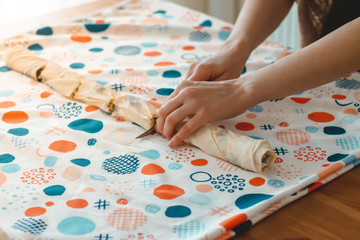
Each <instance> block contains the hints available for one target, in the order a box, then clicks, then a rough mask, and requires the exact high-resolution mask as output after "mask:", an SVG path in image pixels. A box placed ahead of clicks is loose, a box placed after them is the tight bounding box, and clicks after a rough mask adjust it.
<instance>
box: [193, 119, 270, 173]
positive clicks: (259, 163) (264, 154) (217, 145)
mask: <svg viewBox="0 0 360 240" xmlns="http://www.w3.org/2000/svg"><path fill="white" fill-rule="evenodd" d="M187 141H188V142H189V143H191V144H192V145H194V146H196V147H198V148H200V149H202V150H203V151H204V152H206V153H208V154H209V155H212V156H214V157H217V158H220V159H223V160H226V161H228V162H231V163H233V164H235V165H237V166H240V167H242V168H243V169H246V170H250V171H253V172H258V173H263V172H266V171H267V170H268V169H269V167H270V165H271V164H272V163H273V161H274V160H275V158H276V155H275V153H274V152H273V151H272V149H271V147H270V146H269V144H268V142H267V141H266V140H257V139H253V138H250V137H248V136H245V135H241V134H237V133H234V132H232V131H229V130H226V129H222V128H219V127H216V126H212V125H205V126H202V127H200V128H199V129H198V130H197V131H196V132H194V133H193V134H191V135H190V137H189V138H188V139H187Z"/></svg>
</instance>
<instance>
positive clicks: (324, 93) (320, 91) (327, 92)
mask: <svg viewBox="0 0 360 240" xmlns="http://www.w3.org/2000/svg"><path fill="white" fill-rule="evenodd" d="M308 93H309V94H311V95H313V96H314V97H315V98H321V97H329V96H331V95H332V94H334V93H335V92H334V90H333V88H332V87H329V86H320V87H317V88H314V89H311V90H309V92H308Z"/></svg>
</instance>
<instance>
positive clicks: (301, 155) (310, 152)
mask: <svg viewBox="0 0 360 240" xmlns="http://www.w3.org/2000/svg"><path fill="white" fill-rule="evenodd" d="M294 157H296V158H297V159H298V160H302V161H304V162H312V161H315V162H317V161H321V160H324V159H325V157H326V151H325V150H322V149H321V147H315V148H312V147H311V146H306V147H301V148H299V149H298V150H294Z"/></svg>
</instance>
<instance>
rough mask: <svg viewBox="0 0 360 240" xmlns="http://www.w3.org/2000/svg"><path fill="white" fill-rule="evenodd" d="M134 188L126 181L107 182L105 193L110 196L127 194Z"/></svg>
mask: <svg viewBox="0 0 360 240" xmlns="http://www.w3.org/2000/svg"><path fill="white" fill-rule="evenodd" d="M134 188H135V185H133V184H131V183H130V182H128V181H119V182H109V183H108V184H107V185H106V191H107V192H109V193H110V194H115V195H119V194H127V193H129V192H131V191H132V190H133V189H134Z"/></svg>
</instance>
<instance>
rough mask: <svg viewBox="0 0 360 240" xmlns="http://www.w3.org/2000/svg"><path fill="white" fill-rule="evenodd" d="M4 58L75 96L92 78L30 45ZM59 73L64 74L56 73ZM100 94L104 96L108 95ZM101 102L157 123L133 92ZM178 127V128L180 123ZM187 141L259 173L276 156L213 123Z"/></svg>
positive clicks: (115, 113) (145, 123)
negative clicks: (29, 47)
mask: <svg viewBox="0 0 360 240" xmlns="http://www.w3.org/2000/svg"><path fill="white" fill-rule="evenodd" d="M17 54H19V56H17ZM4 59H5V64H6V65H7V66H8V67H9V68H11V69H13V70H16V71H18V72H20V73H23V74H26V75H27V76H29V77H31V78H33V79H36V80H38V81H41V82H43V83H44V84H46V85H48V86H50V87H52V88H53V89H54V90H56V91H57V92H59V93H60V94H62V95H64V96H66V97H68V98H71V99H74V97H75V96H76V92H77V91H78V90H79V87H80V86H81V81H83V83H85V82H88V81H91V80H88V79H87V78H86V77H85V76H82V75H78V74H77V73H74V72H71V71H69V70H67V69H65V68H63V67H61V66H59V65H57V64H55V63H52V62H50V61H49V60H46V59H43V58H40V57H38V56H37V55H35V54H33V53H32V52H31V51H29V50H27V49H23V48H13V49H9V50H7V52H6V53H5V57H4ZM14 63H15V64H14ZM57 74H60V75H61V76H56V75H57ZM42 77H43V79H42ZM64 81H65V82H68V84H67V85H68V86H67V87H66V88H65V87H64V86H62V85H63V84H62V83H64ZM84 85H85V84H84ZM89 85H92V84H89ZM95 85H96V84H95ZM105 92H106V91H105ZM86 95H87V96H88V95H89V94H86ZM90 95H91V94H90ZM100 95H101V96H102V97H104V95H102V94H100ZM100 95H99V96H100ZM93 97H94V96H93ZM79 98H80V97H79ZM101 99H102V98H101ZM77 100H80V101H82V102H84V103H88V104H89V102H91V103H94V101H95V100H96V101H97V99H90V98H88V97H84V98H83V99H77ZM90 100H91V101H90ZM108 101H109V102H108ZM97 104H98V106H99V107H100V108H102V109H103V110H108V112H110V113H111V116H112V117H115V118H117V117H121V118H123V119H125V120H127V121H130V122H134V123H136V124H138V125H140V126H141V127H143V128H145V129H149V128H152V127H154V125H155V122H156V121H155V119H156V116H157V109H156V108H155V107H154V106H153V105H151V104H150V103H148V102H147V101H145V100H143V99H141V98H139V97H136V96H132V95H130V94H129V95H127V94H116V95H115V94H114V95H113V96H110V98H109V99H107V100H105V99H102V100H101V101H99V102H97ZM179 126H181V124H180V125H179ZM155 128H156V126H155ZM176 128H177V129H178V126H177V127H176ZM185 142H187V143H189V144H191V145H194V146H196V147H198V148H200V149H201V150H203V151H204V152H206V153H207V154H209V155H212V156H214V157H217V158H219V159H222V160H225V161H228V162H231V163H233V164H235V165H237V166H239V167H241V168H243V169H246V170H250V171H253V172H258V173H264V172H266V171H268V170H269V168H270V165H271V164H272V163H273V162H274V160H275V158H276V155H275V153H274V152H273V151H272V149H271V147H270V145H269V143H268V142H267V141H266V140H263V139H262V140H257V139H253V138H250V137H248V136H245V135H242V134H238V133H234V132H232V131H230V130H226V129H222V128H219V127H216V126H213V125H204V126H202V127H200V128H199V129H198V130H197V131H195V132H194V133H193V134H192V135H191V136H190V137H189V138H188V139H187V140H186V141H185Z"/></svg>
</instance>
